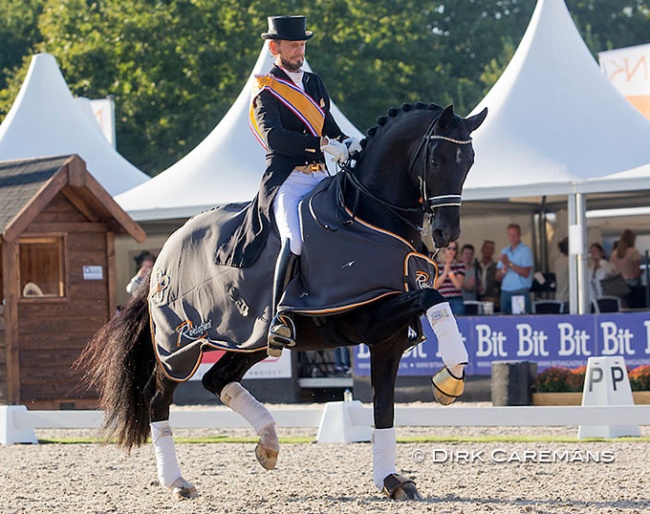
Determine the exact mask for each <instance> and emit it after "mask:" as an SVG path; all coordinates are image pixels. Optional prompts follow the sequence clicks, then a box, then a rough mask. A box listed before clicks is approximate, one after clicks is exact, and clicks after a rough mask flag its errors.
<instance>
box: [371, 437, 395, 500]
mask: <svg viewBox="0 0 650 514" xmlns="http://www.w3.org/2000/svg"><path fill="white" fill-rule="evenodd" d="M396 450H397V442H396V440H395V427H393V428H375V429H374V431H373V433H372V481H373V482H374V483H375V485H376V486H377V489H379V490H380V491H381V490H382V489H383V488H384V478H386V477H387V476H388V475H390V474H391V473H396V472H397V471H396V469H395V458H396V457H395V454H396Z"/></svg>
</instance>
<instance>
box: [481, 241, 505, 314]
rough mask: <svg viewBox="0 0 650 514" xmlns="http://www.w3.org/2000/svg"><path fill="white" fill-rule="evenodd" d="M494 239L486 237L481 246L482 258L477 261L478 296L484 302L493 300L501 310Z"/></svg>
mask: <svg viewBox="0 0 650 514" xmlns="http://www.w3.org/2000/svg"><path fill="white" fill-rule="evenodd" d="M495 249H496V245H495V244H494V241H490V240H489V239H486V240H485V241H483V245H482V246H481V259H480V260H478V261H477V262H476V270H477V276H478V298H479V300H481V301H482V302H492V303H493V304H494V308H495V310H499V303H500V302H499V300H500V299H499V297H500V295H501V287H500V285H499V281H498V280H497V263H496V262H495V261H494V259H493V257H494V251H495Z"/></svg>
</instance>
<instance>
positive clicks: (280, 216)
mask: <svg viewBox="0 0 650 514" xmlns="http://www.w3.org/2000/svg"><path fill="white" fill-rule="evenodd" d="M326 177H328V174H327V172H326V171H318V172H316V173H312V174H311V175H307V174H306V173H300V172H299V171H292V172H291V174H290V175H289V177H288V178H287V180H285V181H284V183H283V184H282V185H281V186H280V189H279V190H278V192H277V194H276V195H275V198H274V199H273V214H274V215H275V223H276V225H277V227H278V231H279V232H280V239H281V240H282V241H284V240H286V239H288V240H289V243H290V247H291V253H293V254H294V255H300V254H301V253H302V235H301V233H300V217H299V214H298V204H299V203H300V200H302V199H303V198H304V197H305V196H307V195H308V194H309V193H310V192H311V190H312V189H314V188H315V187H316V186H317V185H318V183H319V182H320V181H321V180H323V179H324V178H326Z"/></svg>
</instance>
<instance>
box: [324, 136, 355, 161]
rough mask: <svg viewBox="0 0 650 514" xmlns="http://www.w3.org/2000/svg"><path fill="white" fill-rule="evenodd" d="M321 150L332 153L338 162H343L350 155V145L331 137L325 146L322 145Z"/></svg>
mask: <svg viewBox="0 0 650 514" xmlns="http://www.w3.org/2000/svg"><path fill="white" fill-rule="evenodd" d="M320 150H321V152H327V153H328V154H330V155H331V156H332V157H334V162H338V163H339V164H343V163H344V162H345V161H347V160H348V157H349V153H348V147H347V146H345V145H344V144H343V143H340V142H338V141H337V140H336V139H329V140H328V143H327V144H326V145H325V146H321V147H320Z"/></svg>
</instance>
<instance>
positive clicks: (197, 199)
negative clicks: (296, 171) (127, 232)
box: [116, 44, 362, 221]
mask: <svg viewBox="0 0 650 514" xmlns="http://www.w3.org/2000/svg"><path fill="white" fill-rule="evenodd" d="M272 64H273V57H272V56H271V53H270V52H269V50H268V47H267V45H266V44H264V47H263V48H262V51H261V53H260V55H259V57H258V59H257V62H256V63H255V66H254V68H253V71H252V72H251V74H250V77H249V79H248V81H247V82H246V85H245V86H244V88H243V89H242V91H241V93H240V94H239V97H238V98H237V100H236V101H235V103H234V104H233V105H232V107H231V108H230V110H229V111H228V112H227V113H226V115H225V116H224V117H223V119H222V120H221V121H220V122H219V124H218V125H217V126H216V127H215V128H214V129H213V130H212V132H211V133H210V134H209V135H208V136H207V137H206V138H205V139H204V140H203V141H202V142H201V143H200V144H199V145H198V146H197V147H196V148H194V149H193V150H192V151H191V152H190V153H189V154H187V155H186V156H185V157H183V158H182V159H181V160H180V161H178V162H177V163H176V164H174V165H173V166H171V167H169V168H168V169H167V170H165V171H163V172H162V173H161V174H160V175H158V176H156V177H154V178H153V179H151V180H150V181H149V182H147V183H146V184H142V185H141V186H138V187H136V188H134V189H132V190H130V191H127V192H125V193H122V194H121V195H119V196H118V197H117V198H116V200H117V202H118V203H119V204H120V205H121V206H122V208H123V209H125V210H126V211H127V212H128V213H129V214H130V215H131V216H132V217H133V219H135V220H136V221H143V220H164V219H172V218H185V217H189V216H193V215H195V214H197V213H199V212H201V211H203V210H206V209H210V208H212V207H214V206H217V205H223V204H226V203H231V202H240V201H247V200H251V199H252V198H253V197H254V196H255V194H256V193H257V191H258V189H259V185H260V178H261V177H262V174H263V173H264V169H265V168H266V164H265V158H264V150H263V149H262V147H261V145H260V144H259V142H258V141H257V140H256V139H255V137H254V136H253V133H252V132H251V130H250V128H249V124H248V112H249V107H250V102H251V91H252V88H253V80H254V77H255V75H259V74H263V73H267V72H268V71H269V70H270V69H271V66H272ZM305 69H307V70H308V71H309V70H310V68H309V65H308V64H306V63H305ZM332 114H333V115H334V118H335V119H336V121H337V123H338V124H339V126H340V127H341V130H343V132H344V133H346V134H348V135H350V136H354V137H358V138H361V137H362V134H361V133H360V132H359V130H357V129H356V128H355V127H354V125H352V123H350V122H349V121H348V120H347V119H346V118H345V116H343V114H342V113H341V112H340V111H339V110H338V108H337V107H336V106H335V105H334V104H333V103H332ZM333 169H334V166H333V165H332V164H330V170H333Z"/></svg>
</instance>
